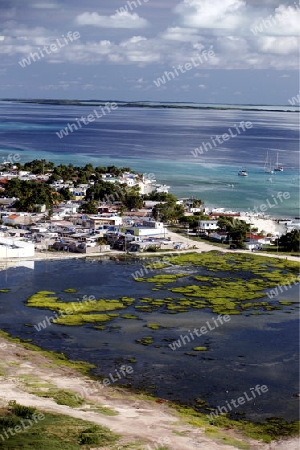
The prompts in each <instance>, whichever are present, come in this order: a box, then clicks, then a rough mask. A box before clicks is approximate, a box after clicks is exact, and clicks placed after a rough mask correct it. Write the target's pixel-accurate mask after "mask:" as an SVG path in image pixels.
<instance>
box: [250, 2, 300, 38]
mask: <svg viewBox="0 0 300 450" xmlns="http://www.w3.org/2000/svg"><path fill="white" fill-rule="evenodd" d="M270 12H271V13H272V14H267V15H264V16H260V17H259V19H257V20H255V21H254V22H253V23H252V24H251V28H252V29H255V27H258V28H256V30H259V35H270V36H298V35H299V34H300V26H299V23H300V10H299V8H296V7H292V6H286V5H279V6H278V8H276V9H275V10H274V11H270Z"/></svg>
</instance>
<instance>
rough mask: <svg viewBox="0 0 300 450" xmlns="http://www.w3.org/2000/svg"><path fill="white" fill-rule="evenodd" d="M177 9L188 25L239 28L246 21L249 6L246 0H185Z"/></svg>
mask: <svg viewBox="0 0 300 450" xmlns="http://www.w3.org/2000/svg"><path fill="white" fill-rule="evenodd" d="M175 11H176V12H177V13H178V14H180V15H181V16H182V20H183V23H184V24H185V25H186V26H188V27H194V28H221V29H222V28H226V29H237V28H238V27H241V26H243V25H244V23H245V16H246V12H247V7H246V2H245V1H244V0H214V1H213V2H212V1H211V0H184V2H183V3H180V4H179V5H178V6H177V7H176V8H175Z"/></svg>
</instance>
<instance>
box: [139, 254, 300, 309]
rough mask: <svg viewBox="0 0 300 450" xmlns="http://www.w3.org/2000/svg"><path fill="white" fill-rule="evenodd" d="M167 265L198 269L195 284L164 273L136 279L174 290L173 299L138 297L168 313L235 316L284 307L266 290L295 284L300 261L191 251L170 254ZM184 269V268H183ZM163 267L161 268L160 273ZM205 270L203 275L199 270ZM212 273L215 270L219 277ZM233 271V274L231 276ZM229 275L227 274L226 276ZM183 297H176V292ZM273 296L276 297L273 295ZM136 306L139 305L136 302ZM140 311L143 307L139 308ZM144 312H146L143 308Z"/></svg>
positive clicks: (181, 277)
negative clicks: (208, 312) (200, 311)
mask: <svg viewBox="0 0 300 450" xmlns="http://www.w3.org/2000/svg"><path fill="white" fill-rule="evenodd" d="M169 262H170V264H171V265H172V266H173V267H174V266H176V265H177V266H179V267H185V268H192V270H193V271H195V270H199V271H200V274H199V275H193V276H192V279H193V281H194V284H189V285H188V284H187V281H188V280H189V281H190V280H191V276H190V275H185V274H182V273H181V274H168V273H163V274H160V275H155V276H153V277H151V278H146V277H145V278H140V279H139V280H138V281H144V282H155V283H156V288H155V290H159V289H161V290H163V291H164V290H165V289H166V287H165V285H166V284H168V283H172V286H170V287H167V289H168V290H169V291H170V292H172V293H174V294H175V296H174V298H171V299H169V298H168V297H166V298H164V299H159V300H155V299H153V300H151V301H150V300H146V299H141V300H140V302H141V303H148V305H149V306H152V308H153V311H155V307H164V308H165V309H164V312H169V313H170V314H176V313H183V312H187V311H189V310H190V309H210V310H211V311H212V312H214V313H216V314H224V315H225V314H228V315H237V314H242V313H243V312H246V313H247V314H248V315H249V312H250V313H251V312H253V311H254V312H255V311H265V312H267V313H268V312H269V311H274V310H279V309H282V308H283V307H284V306H286V307H287V306H291V305H288V304H285V303H281V302H279V301H278V300H277V299H276V298H275V299H274V298H273V299H272V298H267V299H266V297H267V295H266V290H267V289H272V288H276V286H278V285H280V284H281V285H282V286H287V285H288V286H292V285H293V284H294V285H296V284H298V282H299V281H298V280H299V278H298V276H297V274H298V273H299V264H298V263H297V262H293V261H287V260H282V259H277V258H268V257H264V256H257V255H251V254H249V255H248V254H239V253H237V254H232V253H228V254H227V253H221V254H220V252H218V251H213V252H208V253H201V254H198V253H190V254H181V255H179V256H175V257H171V258H170V259H169ZM184 270H185V269H184ZM163 271H164V270H163V269H162V272H163ZM202 271H204V274H203V275H202V274H201V272H202ZM215 272H218V273H219V274H220V275H219V277H218V276H216V274H215ZM232 273H234V276H232ZM227 275H228V276H227ZM178 294H181V295H184V296H185V297H186V298H183V299H182V298H181V299H178V298H177V295H178ZM275 297H276V296H275ZM136 308H137V309H140V306H139V305H137V307H136ZM140 310H143V308H141V309H140ZM145 311H148V312H151V311H149V309H148V310H147V309H146V308H145Z"/></svg>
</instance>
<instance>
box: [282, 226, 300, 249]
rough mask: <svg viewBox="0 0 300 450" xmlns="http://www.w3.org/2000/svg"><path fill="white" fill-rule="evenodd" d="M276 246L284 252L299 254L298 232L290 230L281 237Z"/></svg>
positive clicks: (299, 236)
mask: <svg viewBox="0 0 300 450" xmlns="http://www.w3.org/2000/svg"><path fill="white" fill-rule="evenodd" d="M278 245H279V246H280V248H281V249H282V250H283V251H284V252H299V251H300V230H292V231H291V232H289V233H286V234H284V235H282V236H281V237H280V238H279V240H278Z"/></svg>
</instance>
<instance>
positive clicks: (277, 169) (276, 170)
mask: <svg viewBox="0 0 300 450" xmlns="http://www.w3.org/2000/svg"><path fill="white" fill-rule="evenodd" d="M274 172H283V167H282V166H280V165H279V163H278V152H277V160H276V167H275V169H274Z"/></svg>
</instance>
